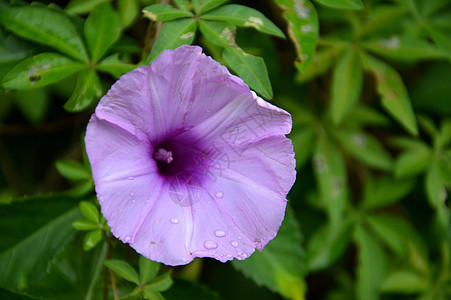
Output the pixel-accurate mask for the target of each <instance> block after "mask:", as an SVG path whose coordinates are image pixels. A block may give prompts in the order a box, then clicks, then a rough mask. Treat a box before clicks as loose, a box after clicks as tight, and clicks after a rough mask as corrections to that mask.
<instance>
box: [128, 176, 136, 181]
mask: <svg viewBox="0 0 451 300" xmlns="http://www.w3.org/2000/svg"><path fill="white" fill-rule="evenodd" d="M133 179H135V177H133V176H130V177H128V178H127V180H133Z"/></svg>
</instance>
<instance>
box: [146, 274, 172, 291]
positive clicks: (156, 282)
mask: <svg viewBox="0 0 451 300" xmlns="http://www.w3.org/2000/svg"><path fill="white" fill-rule="evenodd" d="M171 285H172V278H171V272H167V273H165V274H162V275H160V276H158V277H156V278H154V279H153V280H152V281H151V282H150V283H148V284H146V285H145V286H144V290H145V291H149V292H164V291H167V290H168V289H169V288H170V287H171Z"/></svg>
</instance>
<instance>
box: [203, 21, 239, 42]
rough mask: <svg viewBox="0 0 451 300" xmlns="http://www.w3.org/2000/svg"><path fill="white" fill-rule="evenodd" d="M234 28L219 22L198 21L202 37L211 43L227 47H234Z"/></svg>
mask: <svg viewBox="0 0 451 300" xmlns="http://www.w3.org/2000/svg"><path fill="white" fill-rule="evenodd" d="M235 28H236V27H235V26H234V25H232V24H230V23H226V22H221V21H207V20H200V21H199V29H200V32H201V33H202V35H203V36H204V37H205V38H206V39H207V40H208V41H209V42H211V43H213V44H215V45H218V46H221V47H229V46H233V45H235V33H234V31H235Z"/></svg>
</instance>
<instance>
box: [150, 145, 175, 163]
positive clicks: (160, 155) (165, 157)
mask: <svg viewBox="0 0 451 300" xmlns="http://www.w3.org/2000/svg"><path fill="white" fill-rule="evenodd" d="M154 157H155V159H156V160H159V161H162V162H165V163H167V164H170V163H171V162H173V161H174V157H173V156H172V151H168V150H166V149H164V148H160V149H158V151H156V152H155V155H154Z"/></svg>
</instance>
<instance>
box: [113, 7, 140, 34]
mask: <svg viewBox="0 0 451 300" xmlns="http://www.w3.org/2000/svg"><path fill="white" fill-rule="evenodd" d="M117 11H118V13H119V20H120V23H121V27H122V28H126V27H128V26H130V25H131V24H132V23H133V22H134V21H135V20H136V18H137V17H138V16H139V3H138V0H119V1H118V2H117Z"/></svg>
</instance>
